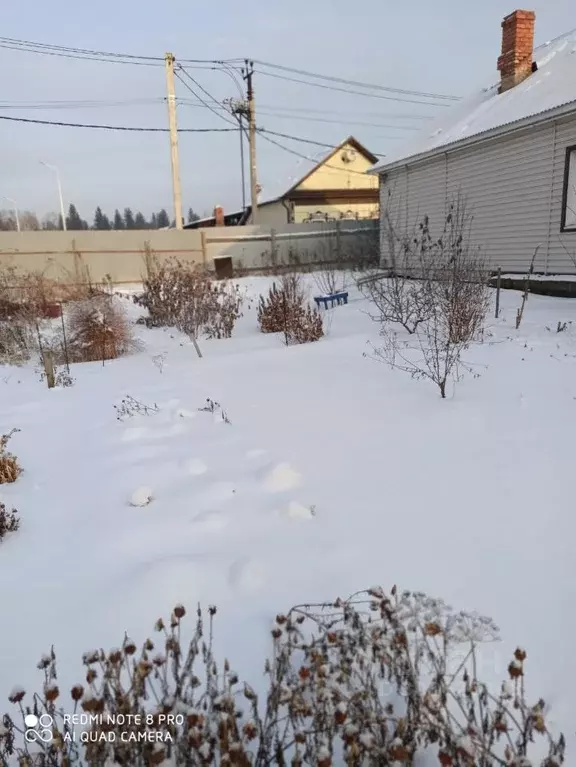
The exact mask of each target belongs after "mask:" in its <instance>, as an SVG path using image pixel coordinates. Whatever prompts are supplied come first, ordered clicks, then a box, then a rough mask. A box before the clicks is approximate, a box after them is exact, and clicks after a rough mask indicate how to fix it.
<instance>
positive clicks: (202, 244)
mask: <svg viewBox="0 0 576 767" xmlns="http://www.w3.org/2000/svg"><path fill="white" fill-rule="evenodd" d="M200 247H201V248H202V265H203V266H204V268H206V262H207V261H208V252H207V248H206V232H203V231H201V232H200Z"/></svg>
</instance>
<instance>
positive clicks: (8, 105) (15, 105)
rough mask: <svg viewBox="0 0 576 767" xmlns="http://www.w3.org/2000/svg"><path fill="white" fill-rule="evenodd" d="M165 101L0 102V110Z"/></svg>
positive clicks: (149, 99)
mask: <svg viewBox="0 0 576 767" xmlns="http://www.w3.org/2000/svg"><path fill="white" fill-rule="evenodd" d="M165 101H166V97H165V96H157V97H155V98H148V99H125V100H118V101H106V100H102V101H98V100H93V101H40V102H37V101H20V102H18V101H0V109H2V110H4V109H16V110H18V109H34V110H59V109H91V108H93V107H98V108H103V107H106V108H109V107H127V106H145V105H151V104H160V103H164V102H165Z"/></svg>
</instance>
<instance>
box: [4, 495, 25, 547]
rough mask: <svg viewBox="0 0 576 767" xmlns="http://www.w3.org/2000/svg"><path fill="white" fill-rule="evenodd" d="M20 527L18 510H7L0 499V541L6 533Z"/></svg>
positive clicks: (13, 531)
mask: <svg viewBox="0 0 576 767" xmlns="http://www.w3.org/2000/svg"><path fill="white" fill-rule="evenodd" d="M19 527H20V520H19V519H18V512H17V511H16V509H12V511H8V510H7V509H6V506H5V505H4V504H3V503H2V502H1V501H0V543H2V540H3V539H4V537H5V536H6V535H7V534H8V533H15V532H16V530H18V528H19Z"/></svg>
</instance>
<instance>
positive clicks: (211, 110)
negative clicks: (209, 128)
mask: <svg viewBox="0 0 576 767" xmlns="http://www.w3.org/2000/svg"><path fill="white" fill-rule="evenodd" d="M179 72H184V74H185V75H186V76H187V77H188V78H189V79H190V80H191V81H192V82H193V83H194V84H195V85H196V86H197V87H198V88H200V89H201V90H202V91H203V92H204V93H206V94H207V95H208V96H209V97H210V98H211V99H212V101H215V102H216V105H217V106H218V107H221V106H222V105H221V104H220V103H219V102H218V101H216V99H215V98H214V96H212V94H210V93H208V91H207V90H206V89H205V88H203V87H202V86H201V85H200V84H199V83H198V82H196V80H195V79H194V78H193V77H192V75H190V74H189V73H188V72H186V70H185V69H184V67H182V66H180V65H179V66H178V69H177V70H175V71H174V74H175V75H176V77H177V78H178V80H180V82H181V83H182V85H184V87H185V88H188V90H189V91H190V93H192V94H194V96H196V98H197V99H198V100H199V101H201V102H202V104H203V105H204V106H205V107H206V109H209V110H210V112H212V114H215V115H216V117H219V118H220V119H221V120H224V122H227V123H229V124H230V125H234V128H235V129H236V124H235V123H233V122H232V120H228V119H226V117H224V115H223V114H221V113H220V112H217V111H216V110H215V109H214V107H212V106H210V104H207V103H206V102H205V101H204V99H203V98H201V97H200V96H199V95H198V94H197V93H196V91H195V90H194V89H193V88H191V87H190V86H189V85H188V83H187V82H186V81H185V80H183V79H182V78H181V77H180V74H179Z"/></svg>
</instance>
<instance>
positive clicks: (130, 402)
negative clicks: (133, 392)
mask: <svg viewBox="0 0 576 767" xmlns="http://www.w3.org/2000/svg"><path fill="white" fill-rule="evenodd" d="M114 410H115V411H116V420H117V421H125V420H126V419H128V418H133V417H134V416H135V415H152V414H153V413H159V412H160V408H159V407H158V405H156V404H154V405H146V404H145V403H144V402H140V400H137V399H136V398H135V397H131V396H130V395H129V394H127V395H126V397H124V399H123V400H122V401H121V402H120V404H119V405H114Z"/></svg>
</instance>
